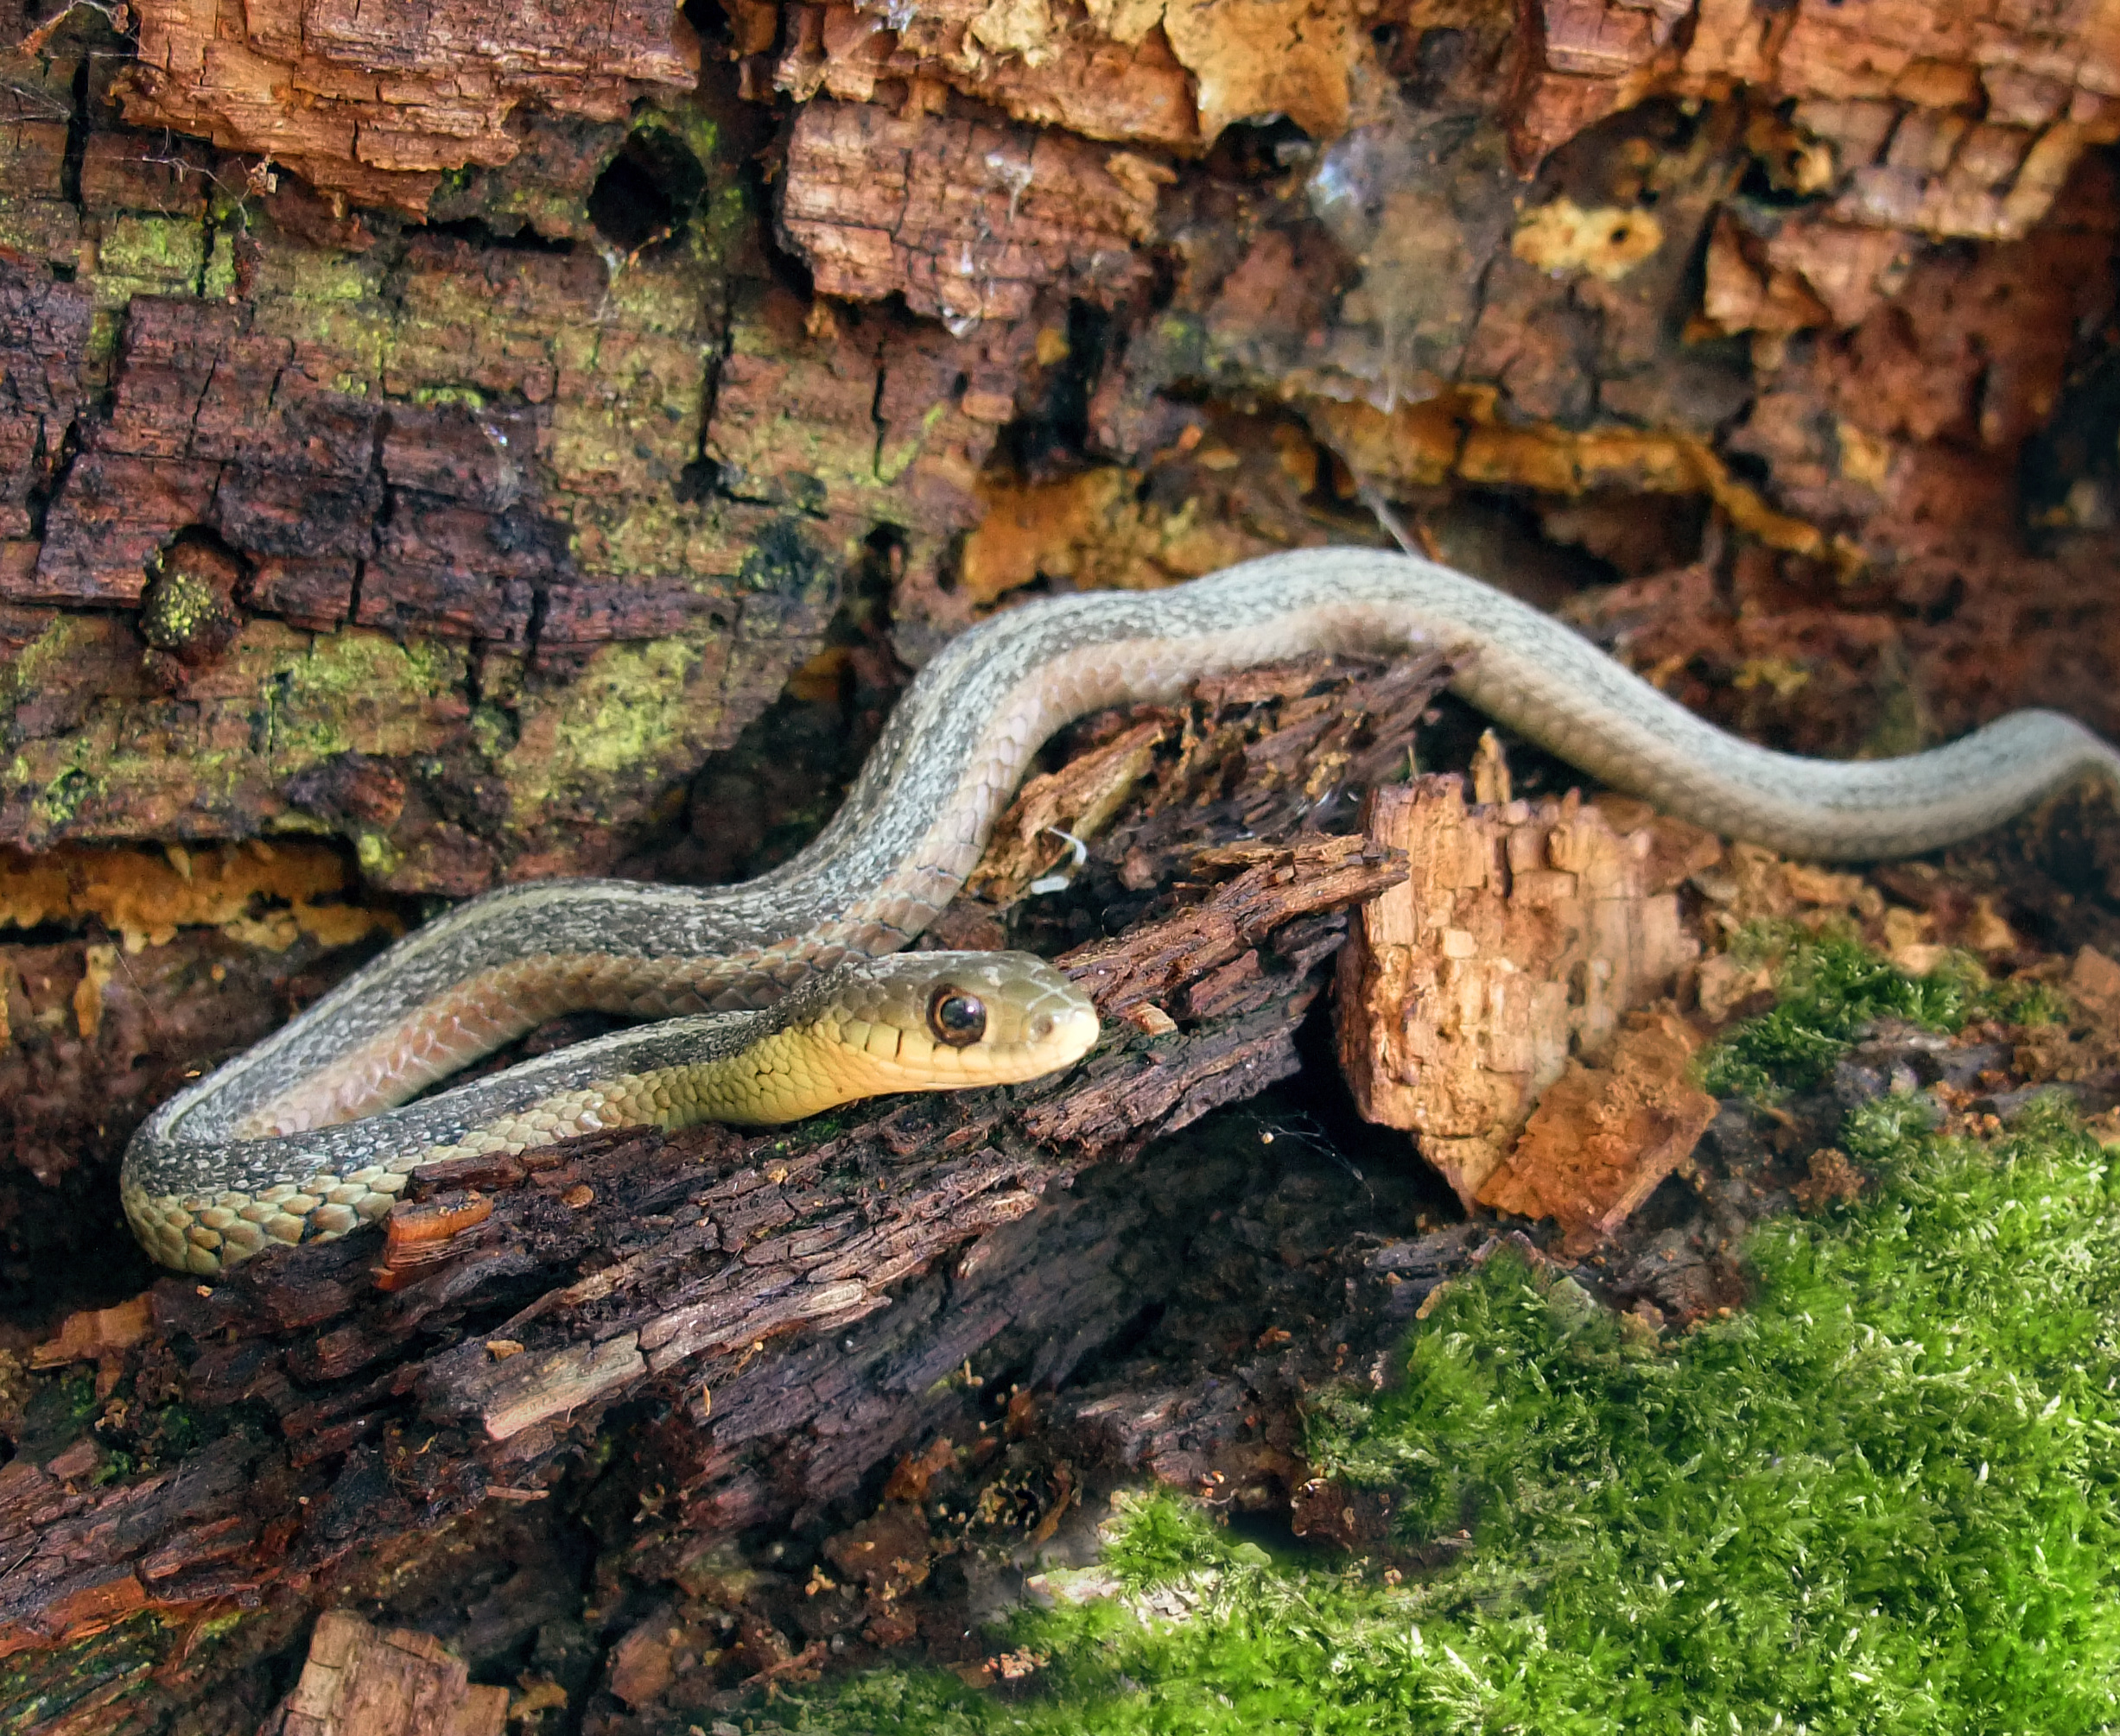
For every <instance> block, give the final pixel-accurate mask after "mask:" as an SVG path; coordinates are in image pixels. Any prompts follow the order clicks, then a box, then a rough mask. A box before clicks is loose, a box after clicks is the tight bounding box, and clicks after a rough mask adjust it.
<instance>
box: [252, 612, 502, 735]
mask: <svg viewBox="0 0 2120 1736" xmlns="http://www.w3.org/2000/svg"><path fill="white" fill-rule="evenodd" d="M465 671H466V656H465V653H464V651H463V650H462V649H460V648H459V647H455V646H451V645H445V644H442V643H438V642H436V641H434V640H428V639H408V640H404V641H402V642H401V641H399V640H397V639H392V638H390V637H386V636H385V635H384V634H381V633H371V632H368V631H365V630H362V629H359V628H346V629H345V630H341V631H340V632H337V633H333V634H328V635H326V636H323V637H319V638H316V639H314V640H313V641H311V642H310V643H309V644H308V645H307V646H306V647H304V648H303V649H301V651H299V652H297V653H295V654H294V655H292V656H289V657H288V658H287V659H286V661H285V662H284V664H283V665H282V667H280V668H278V669H277V670H276V673H275V676H274V678H273V680H272V681H270V683H269V684H268V686H267V688H266V691H265V694H264V703H265V707H266V717H265V719H264V730H263V735H264V742H265V746H266V749H267V751H269V752H270V753H271V754H272V755H273V756H274V757H276V758H277V759H280V760H282V762H285V761H288V760H294V761H298V762H301V763H309V762H312V761H314V760H318V759H322V758H325V757H328V756H329V755H332V754H334V753H344V752H346V751H349V750H353V749H358V750H359V751H362V752H365V753H396V752H403V751H405V749H406V748H407V747H408V746H409V745H410V744H409V743H400V742H397V741H393V740H389V739H385V738H380V737H378V736H376V734H375V732H373V731H371V730H369V729H367V728H365V727H364V719H365V718H369V717H374V716H378V715H382V716H386V717H387V716H390V715H394V714H397V713H407V714H411V715H421V714H424V713H426V712H427V711H428V709H430V708H431V706H432V704H433V702H434V701H435V700H436V699H438V698H440V697H441V696H442V695H444V694H450V693H454V692H455V691H457V690H459V689H460V688H461V687H462V686H463V684H464V681H465V679H466V675H465Z"/></svg>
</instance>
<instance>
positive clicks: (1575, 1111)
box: [1478, 1011, 1717, 1254]
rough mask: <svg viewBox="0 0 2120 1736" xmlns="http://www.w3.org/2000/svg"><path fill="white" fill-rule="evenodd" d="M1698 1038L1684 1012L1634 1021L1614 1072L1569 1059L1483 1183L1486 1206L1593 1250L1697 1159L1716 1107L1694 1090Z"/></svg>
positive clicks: (1615, 1050) (1579, 1249)
mask: <svg viewBox="0 0 2120 1736" xmlns="http://www.w3.org/2000/svg"><path fill="white" fill-rule="evenodd" d="M1698 1044H1699V1039H1698V1037H1697V1036H1695V1035H1694V1033H1693V1032H1692V1030H1690V1029H1689V1028H1688V1026H1687V1025H1686V1023H1685V1021H1684V1020H1683V1019H1680V1018H1679V1017H1678V1016H1677V1015H1676V1014H1674V1013H1672V1012H1670V1011H1653V1012H1649V1013H1645V1014H1635V1015H1633V1016H1631V1017H1629V1018H1628V1022H1627V1025H1626V1028H1625V1029H1624V1030H1622V1031H1621V1032H1620V1033H1619V1035H1618V1036H1617V1038H1616V1039H1615V1041H1614V1042H1613V1045H1612V1051H1611V1055H1610V1058H1609V1064H1608V1065H1605V1066H1602V1067H1585V1066H1584V1065H1583V1064H1582V1063H1581V1062H1580V1061H1570V1062H1569V1063H1568V1068H1567V1071H1566V1072H1565V1073H1564V1074H1562V1075H1561V1076H1560V1077H1559V1078H1558V1079H1557V1080H1554V1081H1553V1082H1552V1084H1551V1085H1549V1086H1547V1087H1546V1090H1545V1092H1544V1093H1542V1094H1541V1096H1540V1097H1539V1106H1538V1107H1537V1108H1536V1109H1535V1110H1533V1112H1532V1114H1531V1118H1530V1120H1529V1121H1527V1123H1526V1124H1525V1126H1524V1131H1523V1133H1522V1135H1521V1136H1520V1137H1519V1138H1518V1140H1517V1141H1516V1144H1515V1145H1514V1147H1513V1148H1512V1149H1511V1150H1510V1152H1509V1155H1508V1156H1507V1157H1506V1158H1505V1159H1504V1160H1503V1161H1502V1163H1501V1165H1500V1166H1499V1167H1498V1168H1496V1169H1495V1170H1494V1171H1493V1172H1492V1173H1490V1174H1489V1175H1488V1176H1487V1178H1486V1179H1485V1180H1484V1181H1483V1182H1481V1184H1480V1188H1479V1193H1478V1199H1479V1202H1480V1204H1482V1206H1489V1207H1493V1208H1494V1209H1495V1210H1496V1211H1501V1212H1514V1213H1517V1214H1518V1215H1519V1216H1520V1217H1526V1218H1553V1219H1556V1220H1558V1221H1559V1224H1560V1227H1561V1231H1562V1235H1563V1245H1564V1247H1565V1248H1566V1249H1567V1251H1570V1252H1571V1253H1577V1254H1580V1253H1584V1252H1587V1251H1589V1250H1590V1248H1592V1247H1594V1246H1596V1244H1597V1243H1598V1242H1600V1241H1602V1240H1603V1239H1604V1238H1606V1237H1607V1236H1609V1235H1610V1234H1611V1233H1612V1232H1614V1231H1615V1230H1616V1229H1618V1227H1619V1226H1621V1225H1622V1223H1624V1222H1625V1221H1626V1220H1627V1219H1628V1216H1629V1215H1630V1214H1632V1213H1633V1212H1634V1208H1635V1207H1638V1206H1640V1205H1641V1202H1642V1201H1645V1200H1647V1198H1648V1197H1649V1195H1650V1194H1652V1193H1653V1192H1654V1191H1655V1189H1656V1187H1657V1184H1658V1183H1659V1182H1661V1181H1662V1180H1663V1179H1664V1177H1665V1176H1666V1175H1670V1174H1671V1172H1672V1171H1673V1169H1677V1168H1679V1166H1680V1165H1681V1164H1683V1163H1685V1162H1686V1161H1687V1159H1689V1158H1690V1157H1691V1156H1692V1151H1693V1147H1694V1145H1695V1144H1697V1143H1698V1140H1699V1138H1700V1136H1701V1135H1702V1133H1704V1131H1706V1130H1707V1126H1708V1124H1709V1123H1710V1122H1711V1121H1712V1120H1714V1119H1715V1115H1716V1110H1717V1104H1716V1100H1715V1099H1713V1098H1712V1097H1711V1096H1709V1095H1708V1093H1706V1092H1704V1091H1703V1090H1701V1088H1700V1087H1698V1086H1697V1085H1695V1084H1694V1083H1693V1082H1692V1078H1691V1076H1690V1071H1689V1069H1690V1068H1691V1066H1692V1058H1693V1053H1694V1050H1695V1049H1697V1048H1698Z"/></svg>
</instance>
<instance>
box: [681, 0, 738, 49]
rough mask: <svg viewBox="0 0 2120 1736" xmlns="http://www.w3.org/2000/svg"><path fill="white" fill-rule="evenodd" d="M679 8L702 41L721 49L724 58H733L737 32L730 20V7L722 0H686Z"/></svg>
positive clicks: (685, 20)
mask: <svg viewBox="0 0 2120 1736" xmlns="http://www.w3.org/2000/svg"><path fill="white" fill-rule="evenodd" d="M677 10H678V11H679V12H681V13H682V14H683V15H684V22H686V23H688V24H689V25H690V26H691V27H692V29H693V30H694V31H695V33H696V34H697V35H698V37H699V39H700V41H701V42H702V43H704V44H706V45H707V46H708V47H709V48H718V49H720V50H721V51H722V58H724V59H731V58H733V55H734V52H735V47H736V32H735V29H733V27H732V26H731V24H730V22H729V15H728V9H727V7H725V6H723V5H721V4H720V0H684V4H683V5H682V6H680V7H679V8H678V9H677Z"/></svg>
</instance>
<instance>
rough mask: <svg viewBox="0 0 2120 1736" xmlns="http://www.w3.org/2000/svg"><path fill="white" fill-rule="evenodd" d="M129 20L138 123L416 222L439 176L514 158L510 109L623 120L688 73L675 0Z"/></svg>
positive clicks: (518, 140)
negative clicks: (592, 9) (504, 10)
mask: <svg viewBox="0 0 2120 1736" xmlns="http://www.w3.org/2000/svg"><path fill="white" fill-rule="evenodd" d="M139 21H140V40H139V51H138V52H139V61H138V64H137V66H136V67H133V68H132V69H130V73H129V74H128V75H127V77H126V79H125V81H124V88H123V96H124V105H125V117H126V119H127V120H129V121H130V122H131V123H132V124H134V125H135V126H145V127H168V128H170V129H171V130H174V131H176V132H180V133H190V134H193V135H194V136H202V137H206V138H210V139H212V140H213V143H215V144H217V145H219V146H220V147H221V148H222V149H225V150H233V151H241V152H244V153H247V154H249V155H255V156H261V157H263V158H264V159H265V162H267V163H268V164H270V163H273V162H279V163H282V164H284V165H285V166H286V167H287V168H291V169H293V170H294V171H295V173H296V174H299V175H301V177H302V178H303V179H304V180H305V181H308V182H309V183H310V185H312V186H313V187H318V188H321V189H324V190H327V191H328V192H333V193H340V194H342V195H350V196H352V198H354V199H356V200H359V201H360V202H361V203H363V204H365V205H378V206H391V207H394V208H396V209H397V210H400V211H403V212H408V213H409V214H410V215H412V216H415V217H417V216H421V215H422V214H423V213H424V212H425V211H426V208H427V200H428V195H429V194H430V193H433V192H434V190H435V187H437V186H439V185H440V184H441V180H442V171H444V170H447V169H460V168H465V167H467V165H470V164H474V163H476V164H480V165H484V166H486V167H494V166H497V165H499V164H503V163H506V162H511V161H512V160H513V158H514V157H515V155H516V154H517V152H518V151H519V150H521V149H522V148H523V141H522V136H521V133H520V131H519V130H517V129H514V128H511V126H510V124H509V122H510V120H511V117H512V116H513V115H514V113H515V111H517V109H518V108H521V107H525V106H529V107H536V108H543V109H547V110H550V111H553V112H555V113H558V114H563V115H574V116H581V117H585V118H587V119H591V120H599V121H619V120H623V119H625V117H626V116H627V114H628V113H629V111H630V110H631V108H632V104H633V101H634V100H635V98H637V97H639V96H642V95H644V94H647V93H648V92H653V91H658V90H659V91H662V92H677V91H683V90H689V89H690V88H691V86H692V84H693V82H694V79H695V76H696V74H697V72H698V58H697V45H696V43H695V42H692V41H691V40H690V37H691V33H690V31H689V29H687V28H686V27H684V26H682V24H681V23H680V22H679V20H678V18H677V16H676V6H675V5H674V4H672V3H670V0H661V3H655V0H651V3H649V4H647V5H642V6H632V7H627V8H625V10H621V11H618V12H611V11H605V12H600V13H589V12H574V11H573V10H570V9H568V8H567V7H565V6H557V7H551V8H547V9H543V10H538V11H536V12H534V13H529V14H520V13H510V14H507V15H505V16H502V15H498V14H494V13H492V12H489V11H487V10H485V9H482V8H480V7H478V6H475V5H469V6H467V5H461V4H456V3H452V0H443V3H442V4H440V5H437V6H431V7H426V8H422V9H421V10H417V11H413V12H404V13H396V12H393V13H390V14H377V15H369V14H364V13H362V12H360V11H359V10H358V9H353V8H334V9H331V10H326V11H321V12H319V11H315V10H313V9H307V8H304V7H301V6H299V5H286V4H280V5H275V4H270V3H269V4H264V5H259V6H252V7H247V8H245V9H244V10H243V11H241V12H240V13H237V14H232V15H230V16H225V17H224V16H219V14H217V13H215V12H213V11H211V10H208V11H204V12H202V11H200V10H199V9H197V8H194V7H187V6H184V5H181V4H179V3H175V0H146V3H145V4H143V5H142V6H141V7H140V8H139ZM385 68H387V69H388V70H387V72H385V70H384V69H385ZM267 179H268V185H266V186H261V187H259V188H258V191H259V192H261V193H263V192H265V191H268V190H270V187H269V181H270V177H268V178H267Z"/></svg>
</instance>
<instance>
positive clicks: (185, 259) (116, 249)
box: [94, 212, 206, 300]
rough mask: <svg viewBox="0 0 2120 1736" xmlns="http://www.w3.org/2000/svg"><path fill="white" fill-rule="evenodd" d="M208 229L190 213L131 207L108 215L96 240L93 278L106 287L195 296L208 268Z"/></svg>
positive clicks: (120, 292)
mask: <svg viewBox="0 0 2120 1736" xmlns="http://www.w3.org/2000/svg"><path fill="white" fill-rule="evenodd" d="M205 270H206V227H205V225H203V224H200V223H197V222H194V221H193V220H192V219H188V218H179V217H150V216H148V215H145V214H144V213H142V212H126V213H124V215H122V216H117V217H113V218H111V219H107V220H106V221H105V224H104V226H103V238H102V240H101V241H100V242H99V243H98V244H97V249H96V270H95V277H94V282H95V283H96V286H97V293H98V299H99V300H101V299H104V298H105V295H106V292H107V293H108V294H109V295H116V296H119V297H124V296H129V295H133V294H138V293H147V294H156V295H193V294H195V293H196V292H197V290H198V288H199V284H200V278H201V276H203V274H204V273H205Z"/></svg>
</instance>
